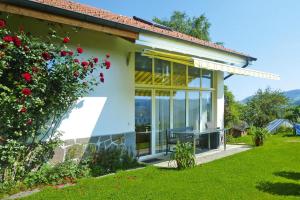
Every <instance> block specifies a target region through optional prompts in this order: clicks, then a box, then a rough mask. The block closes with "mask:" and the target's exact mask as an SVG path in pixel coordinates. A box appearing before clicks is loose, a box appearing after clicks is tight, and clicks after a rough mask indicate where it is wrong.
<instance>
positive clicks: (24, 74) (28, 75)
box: [22, 72, 31, 83]
mask: <svg viewBox="0 0 300 200" xmlns="http://www.w3.org/2000/svg"><path fill="white" fill-rule="evenodd" d="M22 77H23V78H24V79H25V81H26V82H27V83H28V82H30V81H31V74H29V73H28V72H26V73H23V74H22Z"/></svg>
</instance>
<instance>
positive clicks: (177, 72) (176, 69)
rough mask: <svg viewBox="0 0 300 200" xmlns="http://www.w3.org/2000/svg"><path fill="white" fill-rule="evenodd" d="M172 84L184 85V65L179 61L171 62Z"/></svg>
mask: <svg viewBox="0 0 300 200" xmlns="http://www.w3.org/2000/svg"><path fill="white" fill-rule="evenodd" d="M173 85H176V86H186V66H185V65H183V64H179V63H174V64H173Z"/></svg>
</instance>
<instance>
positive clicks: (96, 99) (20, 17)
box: [0, 0, 279, 160]
mask: <svg viewBox="0 0 300 200" xmlns="http://www.w3.org/2000/svg"><path fill="white" fill-rule="evenodd" d="M0 10H1V12H2V15H6V14H10V16H9V18H8V19H7V20H8V21H9V24H12V26H14V28H15V29H17V28H18V27H19V26H21V25H22V26H24V27H25V31H30V32H31V33H32V34H35V35H39V36H46V35H47V31H48V28H49V26H50V27H53V28H55V30H57V32H58V33H59V34H60V35H65V34H67V35H68V36H69V37H70V38H71V42H70V45H71V47H73V48H74V49H75V48H76V47H77V46H80V47H82V48H83V49H84V51H85V53H86V54H85V55H86V56H87V57H91V56H97V57H101V55H105V54H106V53H110V55H111V63H112V67H111V69H110V70H109V71H107V72H106V73H105V84H103V85H100V86H97V87H96V88H94V91H93V92H91V93H90V94H89V95H88V96H86V97H83V98H81V99H79V100H78V102H77V104H76V106H75V108H74V109H73V110H72V111H71V112H70V113H68V115H67V116H66V118H65V119H64V120H63V121H62V123H61V125H60V127H59V131H61V132H62V133H63V135H62V139H63V140H64V145H63V146H62V147H60V148H59V149H57V152H56V155H55V158H54V159H56V160H63V158H64V155H65V154H66V151H68V148H69V147H70V146H72V145H74V144H84V145H86V144H88V143H92V144H95V145H96V146H97V147H99V148H109V147H111V146H123V147H125V148H127V149H129V150H130V151H132V152H133V153H134V154H136V155H137V156H138V157H139V158H141V159H147V158H150V157H154V156H157V155H160V154H162V153H164V152H165V148H166V135H165V133H166V130H167V129H168V128H181V127H192V128H193V129H195V130H205V129H208V128H217V127H219V128H223V127H224V78H225V77H226V75H228V74H237V75H245V76H255V77H258V78H268V79H279V77H278V76H277V75H274V74H271V73H266V72H261V71H256V70H250V69H247V68H245V67H247V65H248V64H249V63H251V62H252V61H255V60H256V58H254V57H252V56H249V55H246V54H243V53H240V52H236V51H234V50H230V49H227V48H224V47H223V46H219V45H216V44H214V43H211V42H207V41H202V40H199V39H196V38H193V37H191V36H188V35H185V34H182V33H178V32H176V31H173V30H171V29H169V28H167V27H163V26H160V25H157V24H154V23H152V22H149V21H146V20H143V19H140V18H137V17H133V18H132V17H125V16H121V15H117V14H113V13H111V12H109V11H105V10H102V9H98V8H93V7H90V6H86V5H82V4H79V3H75V2H71V1H66V0H53V1H52V0H35V1H30V0H16V1H2V2H1V3H0ZM82 59H84V57H83V58H82ZM98 74H99V72H97V70H96V71H95V75H98ZM222 138H223V136H222V134H221V135H220V137H219V138H217V140H219V144H222V142H223V139H222Z"/></svg>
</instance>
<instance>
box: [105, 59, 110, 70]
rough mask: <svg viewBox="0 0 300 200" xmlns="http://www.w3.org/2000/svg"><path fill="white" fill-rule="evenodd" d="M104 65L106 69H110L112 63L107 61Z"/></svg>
mask: <svg viewBox="0 0 300 200" xmlns="http://www.w3.org/2000/svg"><path fill="white" fill-rule="evenodd" d="M104 65H105V66H106V69H109V68H110V61H108V60H105V62H104Z"/></svg>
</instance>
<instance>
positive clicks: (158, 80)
mask: <svg viewBox="0 0 300 200" xmlns="http://www.w3.org/2000/svg"><path fill="white" fill-rule="evenodd" d="M154 63H155V64H154V71H155V74H154V82H155V84H156V85H170V84H171V81H170V80H171V70H170V69H171V67H170V66H171V64H170V62H169V61H165V60H159V59H155V61H154Z"/></svg>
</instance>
